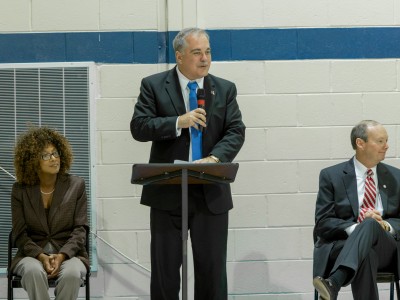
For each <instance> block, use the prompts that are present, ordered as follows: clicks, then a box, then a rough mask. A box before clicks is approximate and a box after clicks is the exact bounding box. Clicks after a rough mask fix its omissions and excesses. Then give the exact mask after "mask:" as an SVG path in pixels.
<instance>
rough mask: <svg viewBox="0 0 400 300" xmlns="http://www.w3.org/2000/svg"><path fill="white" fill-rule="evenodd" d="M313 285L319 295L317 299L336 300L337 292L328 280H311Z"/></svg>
mask: <svg viewBox="0 0 400 300" xmlns="http://www.w3.org/2000/svg"><path fill="white" fill-rule="evenodd" d="M313 285H314V287H315V289H316V290H317V291H318V293H319V297H320V299H322V300H337V297H338V294H339V290H338V289H336V287H335V286H334V285H333V283H332V282H331V281H330V280H329V279H324V278H322V277H319V276H317V277H315V278H314V279H313Z"/></svg>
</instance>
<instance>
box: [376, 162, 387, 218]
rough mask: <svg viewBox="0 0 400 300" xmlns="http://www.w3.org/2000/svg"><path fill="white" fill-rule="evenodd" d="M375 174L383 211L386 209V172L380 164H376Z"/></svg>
mask: <svg viewBox="0 0 400 300" xmlns="http://www.w3.org/2000/svg"><path fill="white" fill-rule="evenodd" d="M376 174H377V176H378V187H379V195H380V196H381V201H382V206H383V213H385V211H387V210H388V195H387V187H388V172H387V170H386V169H385V168H383V166H382V165H381V164H378V165H377V166H376Z"/></svg>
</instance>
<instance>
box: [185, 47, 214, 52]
mask: <svg viewBox="0 0 400 300" xmlns="http://www.w3.org/2000/svg"><path fill="white" fill-rule="evenodd" d="M210 50H211V48H210V47H208V48H207V49H206V50H205V51H210ZM196 51H201V49H200V48H195V49H192V50H190V53H192V52H196Z"/></svg>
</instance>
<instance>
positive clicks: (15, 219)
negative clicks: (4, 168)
mask: <svg viewBox="0 0 400 300" xmlns="http://www.w3.org/2000/svg"><path fill="white" fill-rule="evenodd" d="M23 191H24V189H22V188H21V187H20V186H19V184H18V183H14V185H13V187H12V192H11V210H12V227H13V228H12V232H13V238H14V241H15V244H16V246H17V248H18V249H21V251H22V253H23V254H24V255H25V256H30V257H34V258H35V257H36V256H38V255H39V254H40V253H43V252H44V250H43V248H42V247H40V246H39V245H38V244H36V243H35V242H34V241H33V240H32V239H31V238H30V237H29V236H28V234H27V226H26V220H25V214H24V209H23V196H22V193H23Z"/></svg>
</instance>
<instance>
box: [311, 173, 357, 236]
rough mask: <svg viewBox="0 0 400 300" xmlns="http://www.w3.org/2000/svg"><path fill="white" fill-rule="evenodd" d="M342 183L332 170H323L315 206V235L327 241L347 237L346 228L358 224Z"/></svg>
mask: <svg viewBox="0 0 400 300" xmlns="http://www.w3.org/2000/svg"><path fill="white" fill-rule="evenodd" d="M341 184H342V183H341V182H340V180H339V178H338V177H336V176H332V174H331V172H328V171H327V170H326V169H324V170H322V171H321V173H320V176H319V190H318V195H317V202H316V208H315V235H316V236H318V237H320V238H323V239H324V240H327V241H333V240H340V239H346V238H347V233H346V231H345V229H346V228H347V227H349V226H351V225H353V224H356V223H355V222H354V220H353V219H354V215H353V212H352V210H351V205H350V202H349V201H348V199H347V196H346V193H345V190H344V187H343V186H341Z"/></svg>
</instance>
